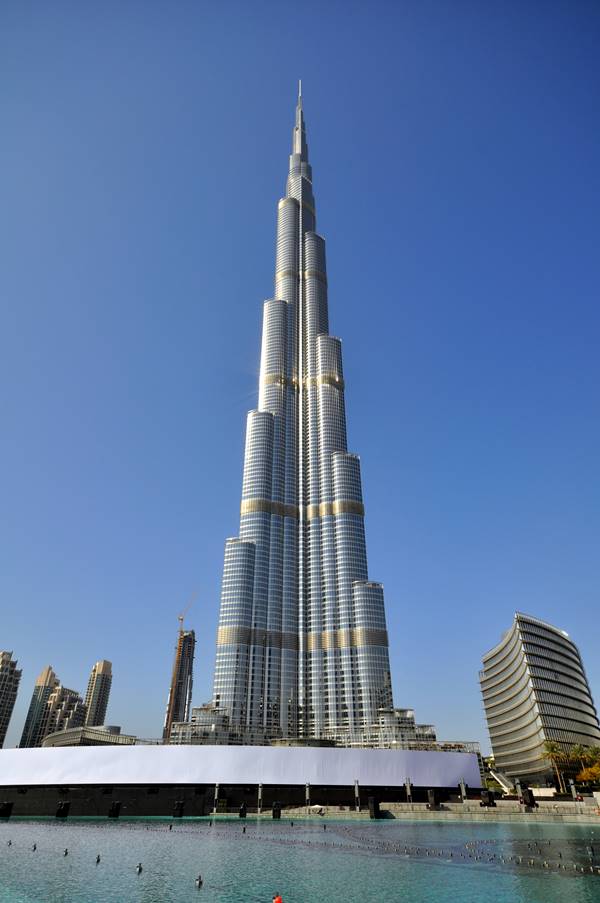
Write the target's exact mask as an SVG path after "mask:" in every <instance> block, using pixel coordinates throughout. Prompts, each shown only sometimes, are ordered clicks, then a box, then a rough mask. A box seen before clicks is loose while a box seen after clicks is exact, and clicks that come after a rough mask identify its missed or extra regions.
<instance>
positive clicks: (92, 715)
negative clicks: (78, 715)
mask: <svg viewBox="0 0 600 903" xmlns="http://www.w3.org/2000/svg"><path fill="white" fill-rule="evenodd" d="M111 684H112V664H111V662H107V661H106V660H105V659H102V660H101V661H99V662H96V664H95V665H94V667H93V668H92V672H91V674H90V679H89V681H88V686H87V693H86V694H85V708H86V715H85V723H86V725H87V726H88V727H94V726H95V725H99V724H104V723H105V721H106V707H107V706H108V697H109V695H110V688H111Z"/></svg>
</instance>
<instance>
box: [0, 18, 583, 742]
mask: <svg viewBox="0 0 600 903" xmlns="http://www.w3.org/2000/svg"><path fill="white" fill-rule="evenodd" d="M599 46H600V7H599V6H598V4H597V3H591V2H590V3H587V2H564V3H562V2H551V3H541V2H539V3H533V2H531V3H527V2H517V0H515V2H495V3H494V2H490V3H480V2H456V3H452V4H449V3H447V2H442V0H439V2H422V0H419V2H398V3H393V2H389V3H383V2H375V3H369V4H367V3H361V4H357V3H353V2H344V3H336V2H328V3H314V2H303V3H301V4H297V3H296V4H291V3H285V2H278V3H275V2H273V3H253V4H248V3H239V4H238V3H202V2H179V3H167V2H149V3H146V2H144V3H142V2H129V3H116V2H103V3H97V4H91V3H86V4H80V3H74V2H73V3H66V2H57V3H52V4H47V3H27V2H16V0H15V2H5V3H4V4H3V5H2V10H1V11H0V110H1V118H2V133H3V137H2V141H1V142H0V197H1V199H2V200H1V205H2V214H1V215H0V305H1V323H0V416H1V425H0V480H1V488H0V506H1V509H0V648H6V649H12V650H14V652H15V655H16V656H17V657H18V659H19V663H20V665H21V666H22V667H23V679H22V685H21V691H20V694H19V700H18V705H17V709H16V711H15V715H14V717H13V722H12V725H11V729H10V733H9V738H8V742H9V743H10V744H12V743H15V742H17V741H18V738H19V736H20V732H21V729H22V725H23V720H24V716H25V711H26V708H27V705H28V702H29V698H30V694H31V689H32V686H33V682H34V680H35V677H36V676H37V674H38V673H39V671H40V670H41V669H42V667H43V666H45V665H46V664H52V665H53V667H54V668H55V670H56V671H57V673H58V675H59V676H60V678H61V679H62V681H63V682H64V683H65V684H66V685H67V686H73V687H76V688H79V689H81V690H84V689H85V684H86V681H87V676H88V672H89V669H90V667H91V665H92V663H93V662H94V661H95V660H96V659H98V658H108V659H111V660H112V662H113V663H114V682H113V691H112V698H111V702H110V706H109V721H111V722H112V723H120V724H121V725H122V726H123V728H124V729H125V730H129V731H132V732H135V733H138V734H141V735H144V736H152V735H157V734H158V733H159V732H160V729H161V725H162V718H163V712H164V706H165V701H166V695H167V689H168V681H169V673H170V668H171V662H172V653H173V647H174V642H175V635H176V630H177V613H178V612H179V610H180V609H182V608H183V607H184V606H185V605H186V601H187V599H188V598H189V596H190V595H191V594H192V592H193V591H194V590H195V589H197V590H198V592H199V601H198V602H196V603H195V604H194V606H193V607H192V609H191V610H190V612H189V616H188V624H189V625H190V626H193V627H194V628H195V629H196V632H197V637H198V645H197V663H196V671H195V688H194V702H195V703H196V704H199V703H201V702H203V701H204V700H206V699H208V698H209V697H210V690H211V679H212V668H213V662H214V636H215V627H216V617H217V611H218V600H219V586H220V578H221V567H222V557H223V543H224V540H225V538H226V537H227V536H231V535H235V534H236V533H237V530H238V511H239V500H240V488H241V469H242V452H243V442H244V425H245V415H246V411H247V410H248V409H249V408H251V407H253V406H254V405H255V403H256V387H257V370H258V359H259V343H260V329H261V306H262V301H263V300H264V299H265V298H267V297H269V296H270V294H271V293H272V273H273V262H274V235H275V232H274V228H275V211H276V203H277V200H278V198H279V197H280V196H281V195H282V194H283V191H284V184H285V175H286V167H287V154H288V153H289V144H290V136H291V128H292V123H293V107H294V102H295V91H296V83H297V79H298V77H302V79H303V93H304V96H305V109H306V116H307V123H308V137H309V144H310V152H311V159H312V162H313V165H314V174H315V190H316V197H317V207H318V228H319V231H321V232H322V233H323V234H324V235H325V237H326V238H327V243H328V259H329V276H330V320H331V329H332V332H333V333H335V334H337V335H340V336H341V337H342V338H343V340H344V355H345V369H346V380H347V400H348V424H349V442H350V448H351V450H353V451H356V452H358V453H360V455H361V456H362V464H363V479H364V488H365V500H366V508H367V540H368V549H369V565H370V574H371V577H372V578H373V579H377V580H381V581H383V582H384V584H385V589H386V599H387V613H388V626H389V630H390V639H391V656H392V667H393V682H394V695H395V701H396V704H397V705H402V706H414V707H415V708H416V710H417V717H418V718H420V719H421V720H422V721H431V722H434V723H435V724H437V726H438V732H439V735H440V736H443V737H462V738H473V739H479V740H481V741H482V742H483V743H484V745H485V746H487V732H486V729H485V725H484V721H483V717H482V709H481V703H480V696H479V687H478V682H477V677H478V669H479V667H480V661H481V659H480V657H481V654H482V653H483V652H484V651H486V650H487V649H488V648H490V647H491V646H492V645H494V644H495V643H496V642H497V641H498V640H499V638H500V635H501V633H502V632H503V631H504V630H505V629H507V628H508V627H509V625H510V622H511V619H512V616H513V612H514V611H515V610H516V609H520V610H523V611H526V612H528V613H531V614H533V615H536V616H538V617H541V618H544V619H547V620H549V621H550V622H552V623H555V624H557V625H558V626H560V627H562V628H564V629H566V630H568V631H569V632H570V633H571V635H572V636H573V638H574V639H575V641H576V642H578V643H579V645H580V648H581V651H582V654H583V657H584V662H585V664H586V666H587V670H588V675H589V678H590V680H591V684H592V690H593V691H594V692H595V694H596V698H597V701H598V702H600V661H599V656H598V631H597V626H598V610H599V609H598V598H599V591H600V555H599V536H600V488H599V481H598V466H599V462H600V419H599V417H598V392H599V386H600V363H599V353H598V352H599V345H600V312H599V298H600V292H599V288H600V253H599V236H600V213H599V211H600V166H599V161H600V127H599V116H598V112H599V111H598V97H599V89H600V84H599V81H600V78H599V70H600V63H599V60H600V57H599V55H598V47H599Z"/></svg>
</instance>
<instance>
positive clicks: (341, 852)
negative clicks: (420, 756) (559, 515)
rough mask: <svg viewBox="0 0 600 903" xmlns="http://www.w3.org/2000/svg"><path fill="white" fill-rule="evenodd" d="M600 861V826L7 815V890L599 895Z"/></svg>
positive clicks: (319, 896) (35, 894)
mask: <svg viewBox="0 0 600 903" xmlns="http://www.w3.org/2000/svg"><path fill="white" fill-rule="evenodd" d="M170 826H171V828H170ZM244 828H245V832H244ZM594 837H595V838H596V839H594ZM9 842H10V843H9ZM34 844H35V845H36V850H35V851H34V850H33V849H32V847H33V845H34ZM596 846H598V850H597V849H596ZM65 848H67V849H68V851H69V852H68V855H67V856H65V855H64V850H65ZM97 855H100V857H101V859H100V863H99V864H98V865H96V856H97ZM592 856H593V857H594V858H592ZM138 862H141V863H142V866H143V871H142V873H141V874H140V875H138V874H136V871H135V866H136V865H137V863H138ZM532 862H533V864H530V863H532ZM592 864H594V865H595V866H596V867H598V868H600V826H599V828H598V829H597V830H596V831H595V832H594V830H593V826H592V827H590V826H589V825H582V826H578V825H550V824H549V825H541V824H536V825H527V824H517V825H515V824H489V825H488V824H480V823H464V822H461V823H447V822H418V823H413V822H403V821H383V822H368V821H352V822H349V821H346V822H343V821H332V820H328V821H327V822H320V821H319V822H315V821H312V820H310V821H304V820H303V821H296V822H294V824H293V825H292V824H291V823H290V822H289V821H287V820H282V821H281V822H273V821H267V820H260V821H257V820H256V819H251V818H248V819H247V820H246V821H245V822H244V821H243V820H238V819H236V820H225V819H223V820H221V819H219V820H217V821H213V822H212V824H211V822H210V821H209V820H208V819H198V820H185V819H184V820H181V821H179V820H177V821H172V820H171V819H144V820H141V819H140V820H135V821H124V820H123V821H118V822H110V821H106V820H103V821H95V820H92V819H80V820H74V819H73V820H69V821H66V822H60V821H54V820H52V821H51V820H44V819H39V820H38V819H36V820H34V819H31V820H11V821H8V822H3V823H0V901H2V903H41V901H44V903H71V901H73V903H113V901H114V903H116V901H119V903H124V901H125V903H137V901H140V903H171V901H182V903H183V901H192V900H193V901H197V900H200V901H204V903H209V901H211V903H216V901H219V903H221V901H222V903H228V901H235V903H240V901H243V903H271V900H272V896H273V894H274V893H275V892H276V891H280V892H281V894H282V897H283V900H284V903H305V901H318V900H325V899H327V900H340V901H343V903H364V901H366V900H377V901H395V900H406V901H409V903H447V901H453V903H480V901H494V903H559V901H560V903H566V901H568V903H592V901H593V903H600V874H592V873H590V865H592ZM582 869H584V871H581V870H582ZM198 873H201V874H202V876H203V879H204V886H203V887H202V888H201V889H200V890H198V888H196V886H195V883H194V879H195V878H196V876H197V875H198Z"/></svg>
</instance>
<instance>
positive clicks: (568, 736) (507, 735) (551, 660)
mask: <svg viewBox="0 0 600 903" xmlns="http://www.w3.org/2000/svg"><path fill="white" fill-rule="evenodd" d="M479 679H480V683H481V692H482V694H483V705H484V708H485V716H486V719H487V724H488V730H489V733H490V740H491V744H492V750H493V754H494V759H495V763H496V768H497V769H498V771H500V772H504V773H505V774H507V775H508V776H509V777H514V778H521V779H526V780H540V779H544V778H545V777H546V776H548V775H550V774H551V773H552V763H551V762H550V761H549V760H548V758H547V756H546V755H545V752H544V744H545V743H546V742H555V743H558V744H559V746H561V747H562V748H563V749H564V750H565V751H567V750H568V749H569V748H570V747H572V746H578V745H582V746H598V745H600V725H599V724H598V715H597V712H596V709H595V707H594V701H593V699H592V694H591V692H590V688H589V685H588V681H587V677H586V674H585V670H584V667H583V662H582V660H581V656H580V654H579V650H578V648H577V646H576V645H575V643H574V642H573V641H572V640H571V639H570V638H569V635H568V634H567V633H565V631H564V630H559V629H558V627H553V626H552V625H551V624H546V623H545V622H544V621H540V620H538V619H537V618H532V617H530V616H529V615H524V614H520V613H519V612H517V613H516V614H515V620H514V622H513V625H512V627H511V628H510V630H508V631H507V632H506V633H505V634H504V636H503V637H502V640H501V641H500V643H499V644H498V645H497V646H495V647H494V648H493V649H491V650H490V651H489V652H488V653H486V655H484V656H483V670H482V671H480V672H479Z"/></svg>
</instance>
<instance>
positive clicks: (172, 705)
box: [163, 617, 196, 740]
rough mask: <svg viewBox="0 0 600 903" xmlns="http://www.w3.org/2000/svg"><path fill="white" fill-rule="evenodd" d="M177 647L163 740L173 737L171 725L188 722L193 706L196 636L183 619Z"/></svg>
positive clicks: (181, 619)
mask: <svg viewBox="0 0 600 903" xmlns="http://www.w3.org/2000/svg"><path fill="white" fill-rule="evenodd" d="M179 620H180V626H179V633H178V634H177V645H176V647H175V659H174V661H173V673H172V675H171V686H170V687H169V698H168V700H167V711H166V714H165V724H164V728H163V738H164V739H165V740H168V739H169V737H170V736H171V725H172V724H173V722H174V721H187V720H188V719H189V717H190V711H191V706H192V684H193V672H194V651H195V649H196V634H195V633H194V631H193V630H184V629H183V618H182V617H180V619H179Z"/></svg>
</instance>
